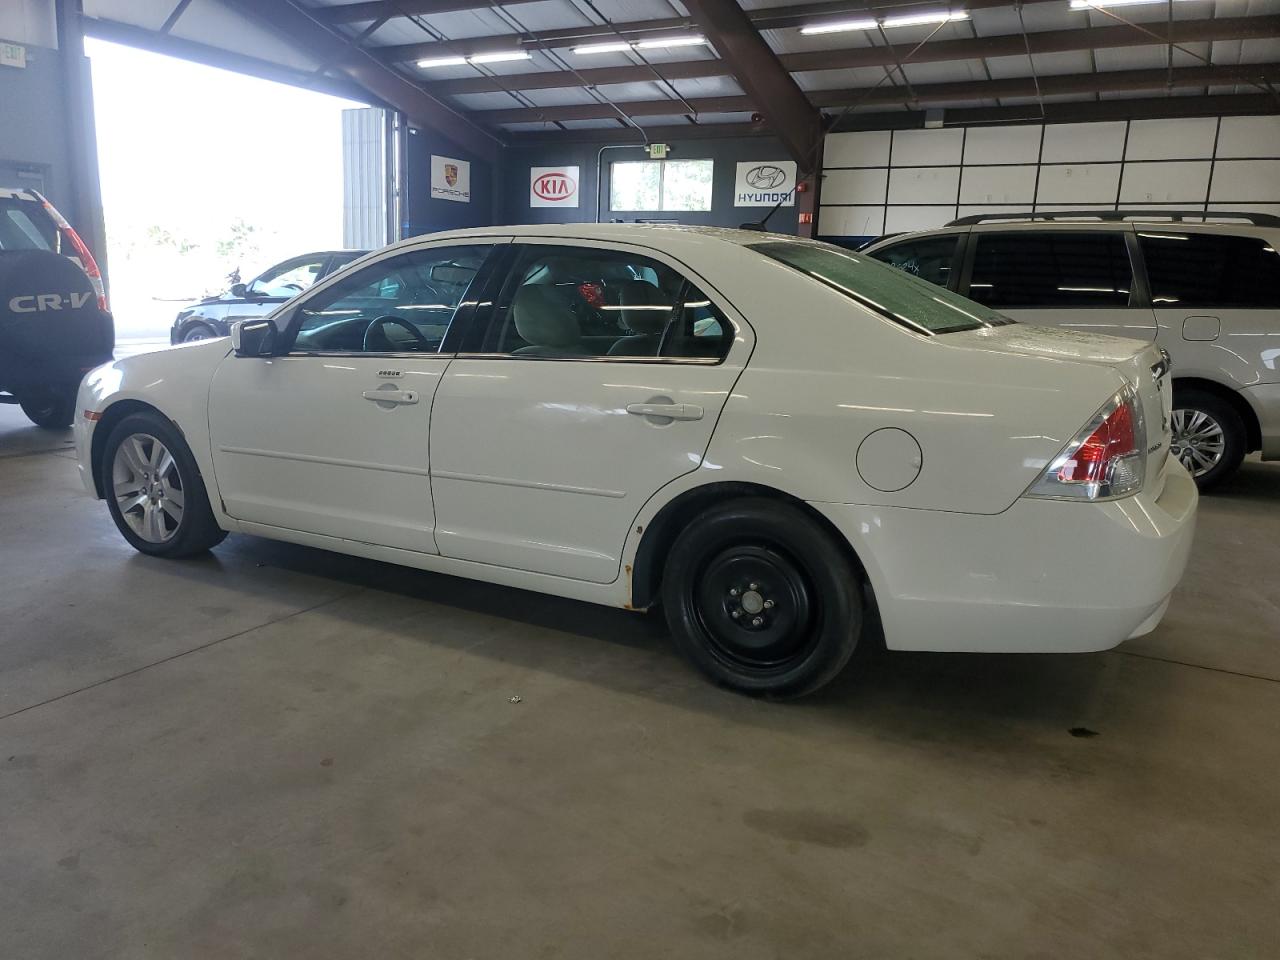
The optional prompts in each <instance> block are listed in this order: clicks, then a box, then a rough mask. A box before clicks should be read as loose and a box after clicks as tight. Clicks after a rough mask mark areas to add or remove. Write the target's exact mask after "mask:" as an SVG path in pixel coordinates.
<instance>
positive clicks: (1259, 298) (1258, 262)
mask: <svg viewBox="0 0 1280 960" xmlns="http://www.w3.org/2000/svg"><path fill="white" fill-rule="evenodd" d="M1138 242H1139V243H1140V244H1141V245H1142V257H1143V259H1144V260H1145V261H1146V263H1147V278H1148V280H1149V281H1150V283H1151V302H1152V304H1153V305H1154V306H1156V307H1187V308H1193V309H1201V308H1232V307H1234V308H1236V309H1250V308H1254V309H1258V308H1270V309H1276V308H1280V254H1277V253H1276V248H1275V247H1274V246H1273V245H1272V244H1270V243H1268V242H1267V241H1266V240H1263V239H1261V238H1260V237H1230V236H1222V235H1218V234H1210V233H1139V234H1138Z"/></svg>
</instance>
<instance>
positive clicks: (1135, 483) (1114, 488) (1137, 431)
mask: <svg viewBox="0 0 1280 960" xmlns="http://www.w3.org/2000/svg"><path fill="white" fill-rule="evenodd" d="M1146 445H1147V437H1146V425H1145V424H1144V422H1143V419H1142V407H1141V406H1140V405H1139V403H1138V395H1137V393H1136V392H1135V391H1134V389H1133V388H1132V387H1125V388H1124V389H1123V390H1121V391H1120V392H1119V393H1117V394H1116V395H1115V396H1114V397H1112V398H1111V399H1110V400H1108V401H1107V402H1106V403H1105V404H1104V405H1103V407H1102V409H1100V410H1099V411H1098V412H1097V413H1095V414H1094V415H1093V419H1091V420H1090V421H1089V422H1088V424H1086V425H1085V428H1084V429H1083V430H1081V431H1080V432H1079V433H1078V434H1076V435H1075V437H1074V438H1073V439H1072V441H1071V442H1070V443H1069V444H1067V447H1066V449H1065V450H1063V451H1062V453H1060V454H1058V456H1057V457H1055V458H1054V459H1053V462H1052V463H1050V464H1049V466H1048V467H1047V468H1046V469H1045V471H1044V473H1042V474H1041V475H1040V477H1039V479H1038V480H1036V482H1035V483H1033V484H1032V485H1031V488H1030V489H1029V490H1028V491H1027V496H1029V497H1052V498H1056V499H1069V500H1107V499H1114V498H1115V497H1123V496H1127V495H1129V494H1131V493H1136V492H1137V491H1139V490H1141V489H1142V484H1143V482H1144V481H1145V479H1146V455H1145V453H1144V450H1145V448H1146Z"/></svg>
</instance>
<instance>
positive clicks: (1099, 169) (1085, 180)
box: [1036, 163, 1120, 204]
mask: <svg viewBox="0 0 1280 960" xmlns="http://www.w3.org/2000/svg"><path fill="white" fill-rule="evenodd" d="M1119 184H1120V164H1118V163H1077V164H1064V165H1061V166H1047V167H1041V168H1040V190H1039V192H1038V194H1037V195H1036V201H1037V203H1038V204H1039V203H1108V202H1110V203H1115V199H1116V188H1117V187H1118V186H1119Z"/></svg>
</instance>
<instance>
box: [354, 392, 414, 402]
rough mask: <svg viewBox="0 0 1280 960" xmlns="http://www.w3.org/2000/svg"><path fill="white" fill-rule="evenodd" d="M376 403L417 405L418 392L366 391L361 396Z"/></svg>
mask: <svg viewBox="0 0 1280 960" xmlns="http://www.w3.org/2000/svg"><path fill="white" fill-rule="evenodd" d="M361 396H362V397H364V398H365V399H366V400H372V401H373V402H374V403H405V404H407V403H417V402H418V391H417V390H366V391H365V392H364V393H362V394H361Z"/></svg>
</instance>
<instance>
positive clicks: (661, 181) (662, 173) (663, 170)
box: [609, 157, 716, 213]
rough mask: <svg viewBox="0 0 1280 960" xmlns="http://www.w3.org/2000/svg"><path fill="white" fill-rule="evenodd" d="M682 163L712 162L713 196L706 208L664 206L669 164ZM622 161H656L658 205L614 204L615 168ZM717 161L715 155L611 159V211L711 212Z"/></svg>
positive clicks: (712, 193)
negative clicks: (645, 207)
mask: <svg viewBox="0 0 1280 960" xmlns="http://www.w3.org/2000/svg"><path fill="white" fill-rule="evenodd" d="M673 161H674V162H680V163H709V164H711V197H710V200H709V201H708V206H707V208H706V209H705V210H689V209H684V208H681V209H669V208H667V207H666V206H664V204H665V202H666V194H667V190H666V187H667V164H668V163H671V162H673ZM620 163H655V164H657V165H658V171H659V173H658V206H657V207H656V208H654V209H652V210H646V209H642V208H634V207H615V206H614V205H613V184H614V177H613V168H614V167H616V166H617V165H618V164H620ZM715 177H716V161H715V158H714V157H675V158H671V157H667V158H664V159H662V160H611V161H610V162H609V212H610V213H711V212H712V211H713V210H714V209H715V204H716V200H715V193H716V180H715Z"/></svg>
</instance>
